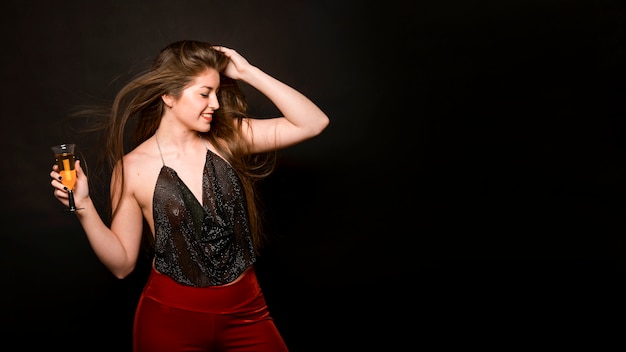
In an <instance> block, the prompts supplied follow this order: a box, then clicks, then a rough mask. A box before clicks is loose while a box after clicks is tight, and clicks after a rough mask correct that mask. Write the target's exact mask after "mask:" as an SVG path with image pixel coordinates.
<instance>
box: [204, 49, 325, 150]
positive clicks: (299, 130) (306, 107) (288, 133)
mask: <svg viewBox="0 0 626 352" xmlns="http://www.w3.org/2000/svg"><path fill="white" fill-rule="evenodd" d="M215 48H216V49H217V50H219V51H221V52H223V53H224V54H225V55H226V56H228V57H229V58H230V60H231V61H230V64H229V65H228V67H227V68H226V70H225V72H224V74H225V75H227V76H228V77H230V78H232V79H236V80H242V81H244V82H246V83H248V84H250V85H251V86H252V87H254V88H255V89H257V90H258V91H259V92H261V93H262V94H263V95H265V96H266V97H267V98H268V99H270V100H271V101H272V103H274V105H276V107H277V108H278V110H280V112H281V113H282V114H283V117H277V118H271V119H246V120H244V121H245V123H246V124H247V126H246V125H244V133H247V137H248V139H249V142H250V143H251V145H252V151H253V152H263V151H269V150H275V149H281V148H285V147H288V146H291V145H294V144H297V143H300V142H302V141H305V140H307V139H309V138H312V137H314V136H317V135H318V134H320V133H321V132H322V131H323V130H324V129H325V128H326V126H328V124H329V119H328V116H326V114H325V113H324V112H323V111H322V110H321V109H320V108H319V107H318V106H317V105H315V104H314V103H313V102H312V101H311V100H310V99H309V98H307V97H306V96H304V95H303V94H302V93H300V92H298V91H297V90H295V89H293V88H292V87H290V86H288V85H286V84H284V83H282V82H280V81H278V80H277V79H275V78H273V77H272V76H270V75H268V74H267V73H265V72H263V71H261V70H260V69H259V68H257V67H255V66H253V65H251V64H250V63H248V61H247V60H246V59H245V58H243V57H242V56H241V55H239V54H238V53H237V52H236V51H235V50H232V49H229V48H225V47H215ZM248 126H249V127H250V129H251V130H252V133H253V134H250V133H248V129H247V128H245V127H248Z"/></svg>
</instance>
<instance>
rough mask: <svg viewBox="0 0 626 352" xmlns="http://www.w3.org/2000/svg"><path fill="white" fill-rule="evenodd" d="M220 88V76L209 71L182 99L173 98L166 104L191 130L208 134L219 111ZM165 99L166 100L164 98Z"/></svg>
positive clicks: (190, 86) (198, 78)
mask: <svg viewBox="0 0 626 352" xmlns="http://www.w3.org/2000/svg"><path fill="white" fill-rule="evenodd" d="M219 86H220V75H219V72H217V71H216V70H215V69H207V70H206V71H204V72H203V73H201V74H199V75H198V76H196V78H195V79H194V80H193V81H192V82H191V83H190V84H189V86H187V88H185V89H184V90H183V91H182V93H181V95H180V98H178V99H177V100H173V99H171V98H169V99H170V101H169V102H168V101H167V100H166V101H165V103H166V104H168V105H170V106H171V107H172V109H171V111H172V112H173V113H174V115H175V116H176V117H177V119H178V120H179V121H180V122H182V123H183V124H185V125H187V127H189V128H190V129H194V130H196V131H199V132H208V131H209V130H210V129H211V120H213V112H214V111H215V110H217V109H219V107H220V104H219V102H218V101H217V91H218V89H219ZM164 99H165V98H164Z"/></svg>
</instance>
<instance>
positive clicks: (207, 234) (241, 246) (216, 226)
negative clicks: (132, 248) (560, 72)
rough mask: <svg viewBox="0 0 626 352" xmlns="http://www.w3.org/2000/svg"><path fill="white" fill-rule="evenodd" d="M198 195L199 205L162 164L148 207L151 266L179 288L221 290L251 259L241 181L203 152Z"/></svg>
mask: <svg viewBox="0 0 626 352" xmlns="http://www.w3.org/2000/svg"><path fill="white" fill-rule="evenodd" d="M202 193H203V194H202V204H200V203H199V202H198V199H197V198H196V197H195V196H194V195H193V193H192V192H191V190H189V188H188V187H187V185H185V183H184V182H183V181H182V180H181V179H180V178H179V177H178V174H177V173H176V171H175V170H174V169H172V168H170V167H168V166H167V165H165V163H164V164H163V167H162V168H161V171H160V173H159V177H158V179H157V183H156V188H155V190H154V198H153V201H152V204H153V215H154V228H155V262H154V266H155V268H156V270H158V271H159V272H161V273H163V274H165V275H168V276H170V277H171V278H172V279H174V280H175V281H177V282H178V283H180V284H183V285H188V286H195V287H206V286H216V285H224V284H227V283H230V282H232V281H234V280H235V279H237V278H238V277H239V275H241V273H243V272H244V271H245V270H246V269H247V268H248V267H249V266H251V265H252V264H253V263H254V262H255V260H256V258H255V255H254V250H253V245H252V237H251V235H250V228H249V223H248V213H247V206H246V198H245V194H244V191H243V188H242V185H241V181H240V180H239V177H238V176H237V174H236V172H235V171H234V170H233V168H232V167H231V166H230V165H229V164H228V163H227V162H226V161H225V160H224V159H222V158H221V157H219V156H218V155H216V154H214V153H213V152H212V151H210V150H208V149H207V156H206V162H205V165H204V172H203V177H202Z"/></svg>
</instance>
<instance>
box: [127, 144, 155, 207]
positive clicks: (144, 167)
mask: <svg viewBox="0 0 626 352" xmlns="http://www.w3.org/2000/svg"><path fill="white" fill-rule="evenodd" d="M162 166H163V162H162V160H161V156H160V155H159V152H158V149H157V147H156V144H155V143H154V141H153V140H152V139H149V140H147V141H145V142H143V143H142V144H140V145H139V146H137V147H136V148H135V149H133V150H132V151H130V152H129V153H128V154H126V155H125V156H124V179H125V183H126V187H127V189H128V190H129V191H131V192H132V193H133V194H134V195H135V198H137V200H138V201H139V202H140V203H143V204H145V202H148V200H149V199H152V194H153V192H154V187H155V184H156V179H157V177H158V176H159V172H160V170H161V167H162Z"/></svg>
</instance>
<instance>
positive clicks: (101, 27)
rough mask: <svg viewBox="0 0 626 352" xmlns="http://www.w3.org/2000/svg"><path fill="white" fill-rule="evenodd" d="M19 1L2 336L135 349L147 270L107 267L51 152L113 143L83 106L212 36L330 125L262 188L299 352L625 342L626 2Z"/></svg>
mask: <svg viewBox="0 0 626 352" xmlns="http://www.w3.org/2000/svg"><path fill="white" fill-rule="evenodd" d="M0 16H1V17H2V21H1V22H0V23H1V24H0V26H2V27H1V29H2V30H1V31H0V33H1V34H0V36H1V37H2V38H1V39H2V42H1V43H2V54H1V56H0V74H1V77H2V83H3V84H2V94H1V95H0V116H1V117H2V129H1V130H2V136H1V139H0V140H1V141H2V145H3V153H2V154H3V162H2V167H3V172H2V174H1V175H2V176H1V177H2V181H3V182H2V185H3V192H2V199H3V200H4V202H3V207H2V221H3V228H4V230H3V232H2V236H1V237H0V266H1V270H2V271H0V275H1V280H2V287H3V288H2V302H3V304H2V305H3V314H2V317H3V321H4V324H3V326H4V328H2V336H3V337H2V341H3V342H6V343H7V344H9V343H14V344H16V345H17V346H22V347H23V348H22V347H20V348H19V349H20V350H22V349H27V348H40V347H45V348H50V349H52V348H60V349H61V350H64V351H96V350H107V351H130V338H131V327H132V316H133V313H134V307H135V303H136V299H137V297H138V295H139V292H140V289H141V286H142V284H143V280H144V279H145V273H146V268H145V267H140V268H138V270H137V271H136V272H135V273H134V274H133V275H132V276H131V277H129V278H128V279H125V280H121V281H120V280H117V279H115V278H113V277H112V275H111V274H110V273H109V272H108V271H107V270H106V269H105V268H104V267H103V266H102V265H101V264H100V263H99V262H98V260H97V258H95V256H94V255H93V252H92V251H91V249H90V247H89V245H88V243H87V241H86V239H85V237H84V234H83V232H82V230H81V228H80V226H79V224H78V222H77V221H76V219H75V218H74V217H73V216H72V215H70V214H66V213H64V212H63V211H62V206H61V205H60V204H59V203H58V202H57V201H56V199H54V197H53V196H52V188H51V187H50V185H49V176H48V172H49V169H50V167H51V165H52V163H53V155H52V152H51V151H50V146H51V145H53V144H58V143H63V142H77V143H78V144H79V148H80V151H81V153H82V158H83V160H84V161H85V162H87V163H89V161H90V160H94V161H95V155H96V154H97V153H99V152H100V150H99V148H100V146H98V145H95V143H94V142H93V140H92V139H89V138H88V137H84V136H79V135H75V134H73V133H72V132H71V130H67V129H66V128H65V127H66V126H65V125H64V124H63V121H64V119H65V117H67V116H68V115H69V114H70V113H71V112H73V111H75V110H76V109H77V108H79V107H81V106H84V105H92V104H94V103H101V102H106V101H108V100H110V99H111V98H112V97H113V95H114V94H115V92H116V91H117V89H119V88H120V87H121V85H122V84H123V82H125V80H126V79H128V78H129V77H130V76H132V75H133V74H134V73H137V72H138V71H139V70H141V69H143V68H144V67H146V65H147V64H148V63H149V62H150V61H151V60H152V58H153V57H154V55H156V53H157V52H158V50H160V49H161V48H162V47H163V46H165V45H166V44H168V43H170V42H172V41H175V40H179V39H200V40H206V41H210V42H213V43H216V44H222V45H225V46H229V47H232V48H235V49H237V50H238V51H239V52H240V53H242V54H243V55H244V56H245V57H246V58H247V59H248V60H249V61H250V62H252V63H253V64H255V65H257V66H259V67H261V68H262V69H264V70H265V71H266V72H268V73H270V74H272V75H274V76H275V77H277V78H278V79H280V80H282V81H284V82H286V83H288V84H290V85H292V86H293V87H295V88H297V89H299V90H300V91H302V92H303V93H305V94H306V95H308V96H309V97H310V98H311V99H312V100H314V101H315V102H316V103H318V104H319V106H320V107H321V108H322V109H323V110H324V111H326V112H327V113H328V115H329V117H330V119H331V125H330V126H329V127H328V129H327V130H326V131H325V132H324V133H323V134H322V135H320V136H319V137H317V138H315V139H312V140H310V141H307V142H305V143H303V144H301V145H298V146H295V147H293V148H290V149H288V150H284V151H282V152H281V154H280V164H279V167H278V169H277V171H276V173H275V174H274V175H273V176H272V177H271V178H270V179H269V180H268V182H267V184H266V186H265V188H264V191H265V199H266V205H267V209H268V213H267V222H268V228H269V229H271V231H272V236H273V241H272V242H271V244H270V245H269V246H268V247H267V248H266V249H265V251H264V253H263V256H262V257H261V258H260V260H259V263H258V267H257V268H258V273H259V278H260V280H261V283H262V286H263V287H264V290H265V294H266V298H267V300H268V304H269V306H270V310H271V311H272V312H273V314H274V318H275V321H276V323H277V325H278V327H279V329H280V330H281V331H282V333H283V335H284V337H285V340H286V341H287V343H288V345H289V346H290V347H291V349H292V351H308V350H359V349H363V348H365V347H367V348H375V347H382V348H381V349H382V350H394V349H396V348H398V349H399V347H400V346H403V347H402V349H403V350H407V349H410V350H417V349H423V350H439V349H444V348H445V349H447V348H449V347H474V348H480V349H491V348H493V349H494V350H509V349H511V348H513V347H520V346H525V347H529V348H534V347H536V346H543V347H546V348H564V347H572V346H575V347H581V346H584V345H587V344H588V345H589V346H594V347H595V349H596V350H597V349H598V348H600V346H599V344H609V343H611V344H619V346H623V341H622V340H623V339H618V337H619V334H618V333H620V331H621V330H620V329H619V325H618V322H619V321H623V317H624V313H625V310H624V305H623V299H624V297H625V296H624V293H626V292H625V290H624V289H623V288H622V286H623V285H622V283H623V281H624V279H625V278H626V262H625V261H624V251H625V250H626V246H625V245H624V242H625V241H624V239H623V234H624V231H625V230H626V223H625V220H626V218H625V214H626V213H625V211H626V209H625V204H624V197H625V196H626V194H625V192H626V190H625V187H624V178H625V176H626V168H625V167H624V152H625V150H624V148H625V138H624V137H625V136H626V125H625V120H624V118H625V114H624V112H625V109H624V106H625V105H626V104H624V97H625V93H626V84H625V82H626V81H625V78H626V72H625V69H624V66H625V62H626V61H625V59H626V46H625V45H624V43H626V6H625V5H624V3H623V2H620V1H609V0H601V1H600V0H599V1H590V0H581V1H566V0H560V1H557V0H544V1H522V0H518V1H496V0H484V1H460V0H456V1H454V0H443V1H432V0H431V1H395V0H392V1H385V2H379V3H374V4H371V3H368V2H359V1H228V2H224V1H161V0H155V1H98V2H95V1H93V2H91V1H39V0H31V1H28V2H24V1H17V0H8V1H5V2H3V10H2V15H0ZM248 94H249V100H250V104H251V106H252V112H253V113H254V114H257V115H272V114H276V113H277V112H276V111H275V110H274V108H273V107H272V106H271V104H269V103H268V102H267V101H266V100H264V99H263V98H262V97H260V96H258V95H257V94H255V92H253V91H249V93H248ZM75 127H76V126H75ZM91 186H92V187H94V192H96V191H100V188H101V185H100V186H99V185H91ZM621 333H623V331H621ZM433 346H434V347H433ZM600 349H601V348H600Z"/></svg>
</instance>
